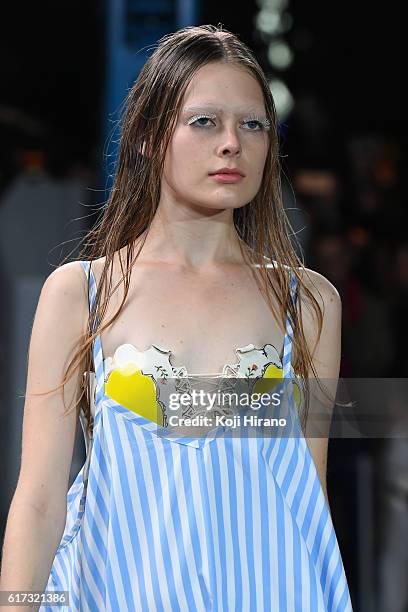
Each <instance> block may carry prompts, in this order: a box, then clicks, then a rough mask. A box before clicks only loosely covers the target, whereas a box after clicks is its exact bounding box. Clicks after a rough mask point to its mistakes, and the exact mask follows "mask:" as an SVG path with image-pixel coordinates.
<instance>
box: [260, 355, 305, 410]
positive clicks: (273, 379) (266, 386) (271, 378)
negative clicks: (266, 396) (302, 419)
mask: <svg viewBox="0 0 408 612" xmlns="http://www.w3.org/2000/svg"><path fill="white" fill-rule="evenodd" d="M281 380H283V368H280V367H279V366H276V365H275V364H274V363H270V364H269V365H268V366H267V368H266V370H265V373H264V375H263V377H262V378H260V379H259V380H257V381H256V383H255V384H254V386H253V388H252V393H260V394H262V393H270V392H273V390H274V388H275V387H276V386H277V385H278V384H279V383H280V381H281ZM293 397H294V399H295V403H296V406H297V408H299V406H300V403H301V394H300V389H299V385H298V383H297V382H296V380H293Z"/></svg>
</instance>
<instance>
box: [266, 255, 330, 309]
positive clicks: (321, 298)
mask: <svg viewBox="0 0 408 612" xmlns="http://www.w3.org/2000/svg"><path fill="white" fill-rule="evenodd" d="M266 260H267V262H268V263H267V264H266V267H267V268H271V269H273V268H276V267H277V262H276V261H274V260H272V259H268V258H266ZM283 268H285V269H286V270H289V266H286V265H283ZM294 270H296V272H297V275H298V276H299V278H300V280H301V286H300V290H299V292H298V299H301V300H302V305H303V304H304V303H305V301H306V296H307V293H306V292H305V290H304V289H305V288H307V289H308V290H309V291H310V292H311V293H312V295H313V297H314V298H315V299H316V300H317V302H318V303H319V305H320V307H321V308H322V309H323V311H327V310H330V311H331V314H332V316H333V315H334V316H335V315H336V313H337V315H338V313H339V311H341V298H340V294H339V292H338V290H337V289H336V287H335V286H334V285H333V283H331V282H330V281H329V279H328V278H326V277H325V276H323V274H320V273H319V272H316V271H315V270H312V269H311V268H306V267H305V266H298V267H296V268H294ZM328 314H330V313H328Z"/></svg>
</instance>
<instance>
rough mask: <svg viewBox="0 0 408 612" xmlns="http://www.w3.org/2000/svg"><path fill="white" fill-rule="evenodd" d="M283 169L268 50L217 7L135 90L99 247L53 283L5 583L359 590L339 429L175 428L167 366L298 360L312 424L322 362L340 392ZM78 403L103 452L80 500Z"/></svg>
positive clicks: (37, 357) (267, 367)
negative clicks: (344, 545) (330, 495)
mask: <svg viewBox="0 0 408 612" xmlns="http://www.w3.org/2000/svg"><path fill="white" fill-rule="evenodd" d="M231 171H232V172H233V173H232V174H227V172H231ZM279 173H280V170H279V149H278V135H277V119H276V114H275V108H274V103H273V99H272V96H271V92H270V89H269V87H268V83H267V81H266V78H265V76H264V74H263V72H262V70H261V68H260V66H259V64H258V63H257V61H256V59H255V58H254V56H253V54H252V53H251V51H250V50H249V49H248V48H247V47H246V46H245V45H244V44H243V43H242V42H241V41H239V40H238V39H237V38H236V37H235V36H234V35H233V34H231V33H230V32H228V31H225V30H223V29H222V28H219V27H214V26H201V27H188V28H184V29H182V30H179V31H177V32H175V33H173V34H171V35H167V36H165V37H163V38H162V39H161V40H160V41H159V44H158V46H157V48H156V49H155V50H154V53H153V54H152V56H151V57H150V58H149V59H148V61H147V62H146V64H145V66H144V67H143V69H142V71H141V73H140V74H139V76H138V78H137V80H136V82H135V84H134V86H133V88H132V89H131V90H130V92H129V95H128V100H127V112H126V114H125V116H124V122H123V131H122V134H121V141H120V151H119V159H118V167H117V172H116V177H115V182H114V185H113V189H112V192H111V195H110V197H109V200H108V203H107V206H106V208H105V209H104V211H103V215H102V216H101V219H100V220H99V222H98V223H97V225H96V227H95V228H94V229H93V230H92V231H91V234H90V238H89V241H88V243H92V245H91V246H92V248H91V250H90V254H88V255H87V256H86V259H81V260H80V261H75V262H69V263H65V264H64V265H62V266H60V267H59V268H58V269H57V270H55V271H54V272H53V273H52V274H50V276H49V277H48V278H47V279H46V281H45V284H44V286H43V289H42V291H41V296H40V300H39V304H38V307H37V312H36V316H35V320H34V325H33V330H32V337H31V343H30V351H29V367H28V380H27V397H26V405H25V414H24V426H23V450H22V466H21V472H20V476H19V481H18V486H17V490H16V492H15V495H14V498H13V502H12V506H11V510H10V513H9V519H8V526H7V530H6V537H5V545H4V558H3V577H2V588H3V589H23V590H26V589H36V590H42V589H45V588H46V592H47V593H49V592H53V591H55V590H61V591H68V592H69V597H70V603H69V609H70V610H78V611H79V610H84V611H85V610H92V611H94V610H98V611H100V610H113V611H115V612H116V611H117V610H120V611H127V610H129V611H136V610H137V611H139V610H143V611H146V612H147V611H149V612H150V611H152V610H164V611H169V610H171V611H173V610H183V611H184V610H186V611H187V610H188V611H190V610H198V611H201V610H218V611H227V610H238V609H239V610H245V611H247V610H249V611H254V612H255V611H256V612H258V611H260V610H265V611H266V610H268V611H272V610H273V611H279V612H283V611H296V612H301V611H302V612H304V611H308V612H309V611H310V612H316V611H319V612H320V611H327V610H329V611H337V612H340V611H344V610H346V611H350V610H351V609H352V607H351V601H350V595H349V590H348V586H347V580H346V576H345V572H344V568H343V564H342V558H341V554H340V551H339V547H338V543H337V539H336V535H335V532H334V528H333V523H332V520H331V516H330V512H329V505H328V500H327V493H326V454H327V435H325V436H320V437H317V436H313V437H312V436H310V437H306V436H303V430H301V429H300V428H299V431H300V435H297V436H294V435H290V436H286V437H285V436H276V435H269V436H266V435H263V436H259V435H248V436H231V435H227V434H228V432H230V431H231V428H228V427H227V426H217V427H212V428H210V430H208V429H207V430H205V435H192V436H191V435H190V436H185V435H176V436H175V435H174V431H173V432H172V431H171V428H169V427H167V425H168V423H169V415H170V410H169V408H168V405H167V404H166V401H165V398H166V385H167V389H168V385H171V384H173V383H174V384H176V383H177V384H180V382H182V383H184V386H183V387H182V389H184V391H185V392H186V389H187V397H190V396H189V390H190V391H191V387H189V386H188V382H189V381H190V382H191V380H193V379H196V380H198V379H199V377H200V376H202V377H204V378H206V379H207V378H208V380H213V381H215V384H216V386H217V385H218V387H219V386H220V385H221V384H222V382H225V381H226V380H228V378H229V377H231V376H232V377H234V378H236V379H237V380H238V379H240V378H246V379H248V380H252V379H253V382H254V384H255V385H256V384H257V382H256V381H258V383H259V381H260V380H262V382H263V383H265V382H267V379H268V378H272V379H275V382H276V381H277V382H278V383H279V378H282V381H283V382H284V381H286V380H291V381H292V383H293V384H290V385H289V389H290V391H288V402H289V410H292V413H293V414H295V416H296V418H297V417H301V418H299V423H300V422H302V427H303V428H305V427H306V426H307V424H308V422H310V419H311V418H312V417H313V410H314V408H313V405H314V403H313V402H310V401H309V398H310V394H309V380H308V379H314V380H315V381H316V380H320V379H326V382H327V383H328V384H327V385H326V387H325V391H324V392H325V393H326V394H327V396H328V397H333V393H334V391H335V388H336V383H337V379H338V374H339V363H340V331H341V301H340V298H339V295H338V292H337V290H336V289H335V287H333V285H332V284H331V283H330V282H329V281H328V280H327V279H326V278H324V277H323V276H321V275H320V274H318V273H316V272H313V271H312V270H309V269H307V268H305V267H304V266H303V265H302V262H301V261H300V260H299V259H298V257H297V256H296V253H295V251H294V249H293V246H292V244H291V241H290V232H289V230H288V228H290V225H289V223H288V221H287V218H286V217H285V212H284V208H283V205H282V196H281V191H280V180H279V177H280V174H279ZM135 251H136V254H135ZM81 256H82V255H81ZM108 278H109V280H108ZM88 309H89V311H88ZM234 349H235V353H234ZM67 364H68V367H67ZM224 364H226V365H224ZM92 370H94V371H95V375H94V376H93V375H92V374H91V372H92ZM84 373H88V374H89V376H88V378H87V380H88V382H86V381H85V382H84ZM211 377H213V379H211ZM183 378H184V380H183ZM61 380H62V381H63V383H62V386H61ZM93 383H94V384H93ZM299 383H302V384H299ZM58 385H60V386H58ZM186 385H187V386H186ZM302 387H304V388H305V389H306V392H304V391H302V393H301V394H300V393H299V389H301V388H302ZM50 388H52V389H53V392H52V393H49V392H48V393H44V389H50ZM177 388H178V389H180V387H177ZM55 389H57V391H55ZM61 389H63V392H61ZM322 389H323V386H322ZM88 390H90V391H89V392H87V391H88ZM94 390H95V393H94ZM323 390H324V389H323ZM327 390H329V392H328V393H327ZM322 393H323V391H322ZM322 397H323V395H322ZM299 398H302V399H301V401H300V403H299ZM304 400H305V401H304ZM66 401H68V402H69V404H70V406H71V408H70V409H69V410H68V411H67V410H64V408H65V407H66V406H65V402H66ZM72 404H74V405H75V410H74V409H73V408H72ZM332 405H333V404H332ZM79 407H80V409H81V412H79V409H78V408H79ZM221 412H222V410H221ZM179 414H181V415H183V414H184V415H185V414H188V415H190V416H191V415H193V414H194V410H193V409H192V407H191V404H188V403H187V406H182V407H181V408H180V412H179ZM78 416H80V418H81V423H82V424H83V426H84V432H85V433H86V434H87V437H86V442H87V459H86V461H85V464H84V466H83V467H82V469H81V471H80V472H79V474H78V476H77V478H76V479H75V481H74V483H73V485H72V486H71V488H70V490H69V491H68V500H67V487H68V478H69V470H70V464H71V459H72V453H73V442H74V434H75V428H76V423H77V417H78ZM67 501H68V503H67ZM47 593H46V594H47ZM40 609H41V610H51V609H52V608H51V607H50V604H49V603H47V602H46V601H44V603H43V604H42V606H41V608H40Z"/></svg>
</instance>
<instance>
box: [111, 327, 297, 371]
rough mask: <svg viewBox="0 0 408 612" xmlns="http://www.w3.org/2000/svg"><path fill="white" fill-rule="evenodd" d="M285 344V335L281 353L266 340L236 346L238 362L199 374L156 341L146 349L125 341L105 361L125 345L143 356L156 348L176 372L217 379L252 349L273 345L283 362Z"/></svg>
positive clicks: (263, 349)
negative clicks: (189, 369) (257, 344)
mask: <svg viewBox="0 0 408 612" xmlns="http://www.w3.org/2000/svg"><path fill="white" fill-rule="evenodd" d="M284 345H285V336H284V340H283V346H282V349H281V351H280V353H278V350H277V348H276V347H275V345H274V344H272V343H270V342H266V343H265V344H264V345H263V346H261V347H256V346H255V345H254V344H253V343H249V344H246V345H245V346H242V347H237V348H234V352H235V354H236V355H237V357H238V362H236V363H234V364H231V363H225V364H224V365H223V367H222V370H221V372H208V373H203V372H199V373H197V374H195V373H193V374H192V373H190V372H189V371H188V368H187V367H186V366H185V365H184V364H183V365H180V366H176V365H174V364H173V361H172V360H173V359H174V352H173V351H172V350H171V349H168V348H165V347H163V346H160V345H158V344H154V343H152V344H150V345H149V346H148V347H147V348H146V349H144V350H140V349H139V348H138V347H137V346H136V345H135V344H133V343H131V342H124V343H122V344H119V345H118V346H117V347H116V349H115V351H114V352H113V354H112V355H108V356H106V357H105V358H104V361H106V360H112V361H113V359H114V356H115V354H116V351H118V349H121V348H122V347H125V346H129V347H131V348H132V349H134V350H135V351H137V353H139V354H140V355H142V356H144V355H145V354H146V353H148V352H149V351H151V350H152V349H154V350H156V351H158V352H159V353H161V354H162V355H168V360H169V364H170V366H171V368H172V370H173V371H174V372H177V373H178V372H180V371H183V372H184V373H185V375H186V376H187V377H188V378H216V379H217V378H222V377H223V376H224V375H225V370H226V368H228V367H232V368H234V367H236V366H238V365H239V362H240V354H241V353H247V352H250V351H258V352H262V353H264V354H265V355H266V353H265V349H266V347H267V346H270V347H272V348H273V349H274V350H275V351H276V354H277V355H278V357H279V359H280V362H281V363H282V358H283V352H284ZM140 369H143V365H141V366H140Z"/></svg>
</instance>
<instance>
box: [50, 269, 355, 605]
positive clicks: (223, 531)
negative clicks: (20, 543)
mask: <svg viewBox="0 0 408 612" xmlns="http://www.w3.org/2000/svg"><path fill="white" fill-rule="evenodd" d="M81 264H82V266H83V268H84V270H85V273H86V274H87V275H88V271H89V262H81ZM89 283H90V285H89V288H90V300H91V305H92V303H93V300H94V299H95V295H96V283H95V277H94V275H93V272H92V270H90V275H89ZM295 283H296V277H295V276H294V275H292V279H291V295H292V299H296V298H295V295H296V291H295ZM291 347H292V327H291V324H290V318H289V315H288V317H287V321H286V335H285V343H284V353H283V376H284V379H288V380H289V379H290V376H289V374H290V365H291ZM93 352H94V360H95V372H96V383H97V384H96V406H95V419H94V430H93V442H92V444H91V445H90V446H89V448H88V451H87V459H86V461H85V464H84V466H83V467H82V469H81V471H80V472H79V474H78V476H77V478H76V479H75V481H74V482H73V484H72V486H71V487H70V490H69V491H68V496H67V502H68V506H67V520H66V526H65V530H64V534H63V537H62V540H61V543H60V545H59V547H58V549H57V552H56V555H55V558H54V561H53V564H52V568H51V573H50V576H49V579H48V583H47V586H46V590H47V591H54V590H61V591H68V592H69V597H70V605H69V610H72V611H81V612H88V611H91V612H100V611H103V610H108V611H112V612H127V611H129V612H140V611H142V612H154V611H155V610H158V611H162V612H173V611H178V610H181V611H183V612H184V611H185V612H191V611H198V612H201V611H203V612H204V611H207V610H212V611H218V612H226V611H236V610H242V611H244V612H246V611H248V612H261V611H265V612H266V611H268V612H269V611H271V612H323V611H330V612H345V611H346V612H352V605H351V600H350V594H349V589H348V585H347V580H346V576H345V572H344V567H343V563H342V558H341V553H340V550H339V547H338V542H337V538H336V534H335V530H334V527H333V523H332V520H331V517H330V513H329V509H328V506H327V503H326V500H325V496H324V493H323V489H322V487H321V483H320V480H319V476H318V473H317V471H316V468H315V464H314V462H313V460H312V456H311V454H310V451H309V447H308V445H307V443H306V440H305V438H304V437H303V435H302V432H301V429H300V425H299V422H298V420H297V411H296V415H295V419H294V426H295V427H296V431H297V432H298V435H290V436H289V435H288V436H287V437H279V436H273V437H266V436H263V437H256V436H246V437H245V436H239V437H237V436H235V437H234V436H229V437H228V436H227V435H226V432H227V431H228V427H225V426H224V427H218V428H216V429H213V430H211V431H210V432H209V433H208V434H207V435H205V436H203V437H195V438H193V437H190V438H187V437H175V436H174V433H173V434H172V435H170V434H169V435H166V430H164V428H160V427H159V426H158V425H157V424H156V423H153V422H152V421H150V420H148V419H146V418H144V417H142V416H141V415H139V414H137V413H135V412H133V411H131V410H129V409H127V408H126V407H124V406H122V405H121V404H119V403H117V402H116V401H114V400H112V399H111V398H109V397H108V396H107V395H106V393H105V388H104V370H103V353H102V346H101V339H100V336H97V337H96V338H95V341H94V346H93ZM288 386H289V389H290V390H289V392H288V399H289V402H288V403H289V412H288V413H287V414H289V416H290V414H292V415H294V412H293V408H291V407H292V406H293V405H294V397H293V393H292V390H291V388H292V385H291V384H289V385H288ZM167 431H168V430H167ZM53 609H54V610H55V609H56V608H55V607H54V608H52V607H50V606H45V605H44V606H42V607H41V608H40V610H41V611H42V612H44V611H49V610H53ZM59 609H61V608H59Z"/></svg>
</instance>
